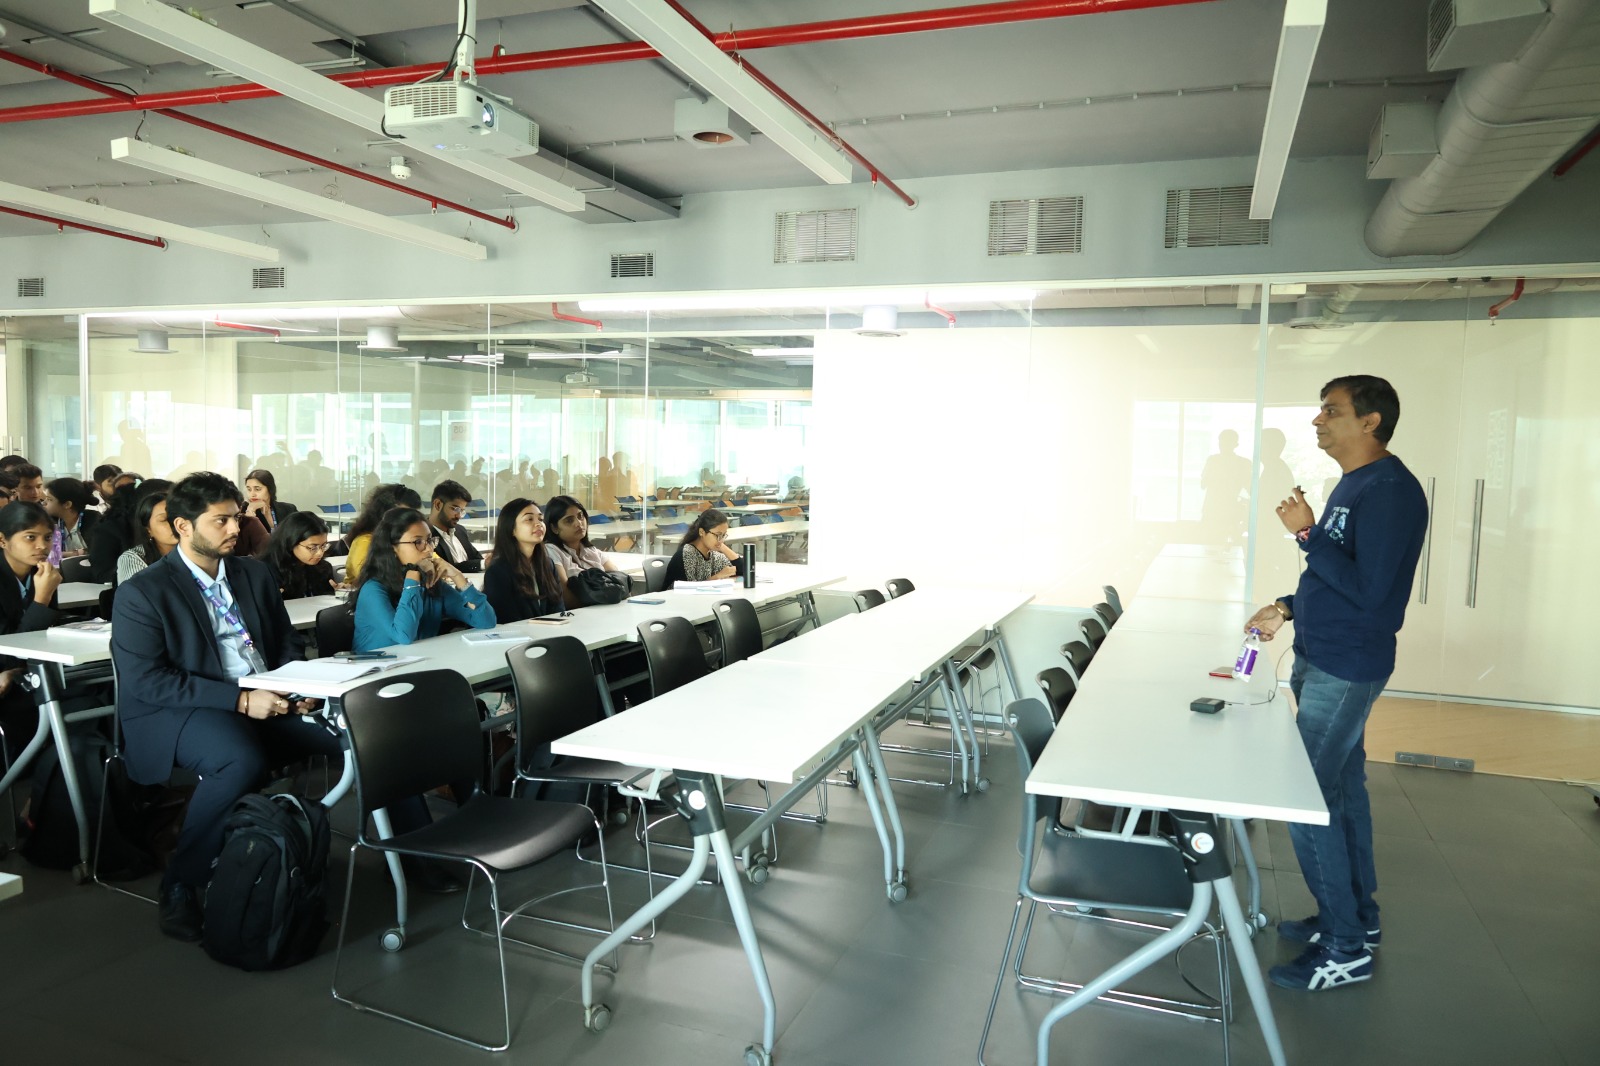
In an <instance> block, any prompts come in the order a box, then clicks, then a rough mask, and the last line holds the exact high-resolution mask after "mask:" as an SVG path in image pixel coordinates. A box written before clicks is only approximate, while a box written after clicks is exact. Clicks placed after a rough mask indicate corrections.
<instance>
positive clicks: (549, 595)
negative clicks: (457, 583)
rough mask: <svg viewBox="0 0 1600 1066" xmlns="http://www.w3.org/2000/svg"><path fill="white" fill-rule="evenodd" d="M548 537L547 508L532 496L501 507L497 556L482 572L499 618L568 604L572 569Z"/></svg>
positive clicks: (487, 594)
mask: <svg viewBox="0 0 1600 1066" xmlns="http://www.w3.org/2000/svg"><path fill="white" fill-rule="evenodd" d="M544 537H545V524H544V513H543V512H542V511H541V510H540V509H539V505H538V504H536V503H534V502H533V501H532V500H530V499H526V498H519V499H515V500H512V501H511V502H510V503H508V504H506V505H505V506H504V507H502V508H500V518H499V521H497V522H496V523H495V530H494V560H493V561H492V562H491V563H490V564H489V568H488V569H487V570H485V571H484V572H483V594H484V596H485V597H486V598H487V599H488V600H489V606H491V607H493V608H494V617H495V621H496V622H520V621H522V620H523V619H524V618H537V617H539V616H540V615H545V614H558V613H560V612H561V611H562V610H563V609H564V608H565V607H566V606H567V600H566V592H567V572H566V569H565V568H564V567H562V566H561V565H560V564H559V563H557V562H556V560H555V558H554V555H555V552H554V550H553V549H552V548H551V547H550V546H549V545H548V544H546V543H545V542H544Z"/></svg>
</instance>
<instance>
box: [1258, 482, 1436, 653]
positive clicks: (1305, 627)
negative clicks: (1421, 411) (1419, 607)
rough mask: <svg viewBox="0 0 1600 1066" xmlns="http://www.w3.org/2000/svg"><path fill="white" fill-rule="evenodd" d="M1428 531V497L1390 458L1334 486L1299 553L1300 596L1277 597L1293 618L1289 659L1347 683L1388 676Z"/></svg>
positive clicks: (1297, 593)
mask: <svg viewBox="0 0 1600 1066" xmlns="http://www.w3.org/2000/svg"><path fill="white" fill-rule="evenodd" d="M1427 528H1428V500H1427V496H1426V495H1425V494H1424V493H1423V491H1422V486H1421V485H1420V484H1419V483H1418V482H1417V479H1416V477H1415V476H1413V475H1412V473H1411V471H1409V470H1407V469H1406V467H1405V464H1404V463H1402V462H1401V461H1400V460H1399V459H1398V458H1396V457H1395V456H1392V455H1389V456H1385V457H1384V458H1382V459H1379V460H1378V461H1376V462H1372V463H1368V464H1367V465H1366V466H1363V467H1360V468H1359V469H1356V470H1352V471H1350V472H1349V473H1348V474H1346V475H1344V477H1342V478H1340V479H1339V484H1338V485H1337V486H1335V487H1334V490H1333V493H1332V494H1331V495H1330V496H1329V497H1328V505H1327V507H1326V508H1325V509H1324V510H1323V512H1322V520H1321V521H1320V522H1319V523H1318V524H1317V525H1315V526H1313V527H1312V529H1311V533H1310V535H1309V536H1308V537H1307V539H1306V542H1305V543H1304V544H1303V545H1302V546H1301V547H1302V548H1303V549H1304V551H1305V554H1306V568H1305V572H1304V573H1302V574H1301V575H1300V588H1299V590H1298V591H1297V592H1296V593H1295V594H1294V595H1293V596H1284V597H1282V600H1283V602H1284V603H1285V604H1286V605H1287V606H1288V608H1289V613H1290V614H1292V615H1294V653H1295V654H1296V655H1297V656H1304V657H1305V659H1306V661H1307V662H1309V663H1311V665H1312V666H1315V667H1316V668H1317V669H1319V670H1323V671H1326V672H1327V673H1330V674H1332V675H1333V676H1334V677H1338V678H1342V679H1344V680H1346V681H1381V680H1383V679H1384V678H1387V677H1388V676H1389V675H1390V674H1392V673H1394V644H1395V641H1394V636H1395V634H1396V633H1398V632H1399V631H1400V625H1401V623H1402V622H1404V621H1405V616H1406V601H1407V600H1409V599H1410V598H1411V579H1412V577H1413V575H1414V574H1415V573H1416V569H1417V557H1418V556H1420V555H1421V554H1422V539H1423V536H1424V535H1425V534H1426V532H1427Z"/></svg>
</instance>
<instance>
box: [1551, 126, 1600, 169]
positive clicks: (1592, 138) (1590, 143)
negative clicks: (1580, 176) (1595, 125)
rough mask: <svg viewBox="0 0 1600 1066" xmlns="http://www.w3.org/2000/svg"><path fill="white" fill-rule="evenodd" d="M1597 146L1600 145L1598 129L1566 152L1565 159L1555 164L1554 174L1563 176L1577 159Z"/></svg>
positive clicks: (1575, 164)
mask: <svg viewBox="0 0 1600 1066" xmlns="http://www.w3.org/2000/svg"><path fill="white" fill-rule="evenodd" d="M1597 147H1600V130H1595V131H1594V132H1593V133H1591V134H1590V135H1589V139H1588V140H1587V141H1584V142H1583V143H1582V144H1580V145H1578V147H1576V148H1574V149H1573V150H1572V151H1571V152H1569V153H1568V154H1567V157H1566V158H1565V159H1563V160H1562V161H1561V162H1559V163H1557V164H1556V169H1555V176H1556V177H1558V178H1561V177H1565V176H1566V173H1567V171H1569V170H1571V169H1572V168H1573V167H1575V166H1577V165H1578V160H1580V159H1582V158H1583V157H1584V156H1586V155H1588V154H1589V153H1590V152H1592V151H1594V150H1595V148H1597Z"/></svg>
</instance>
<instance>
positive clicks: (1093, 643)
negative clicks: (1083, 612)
mask: <svg viewBox="0 0 1600 1066" xmlns="http://www.w3.org/2000/svg"><path fill="white" fill-rule="evenodd" d="M1078 628H1079V629H1081V630H1083V636H1084V639H1085V640H1087V641H1088V642H1089V647H1091V648H1093V649H1094V650H1095V651H1099V650H1100V645H1102V644H1104V643H1105V642H1106V627H1105V626H1103V625H1101V624H1100V619H1098V618H1085V619H1084V620H1083V621H1081V622H1079V623H1078Z"/></svg>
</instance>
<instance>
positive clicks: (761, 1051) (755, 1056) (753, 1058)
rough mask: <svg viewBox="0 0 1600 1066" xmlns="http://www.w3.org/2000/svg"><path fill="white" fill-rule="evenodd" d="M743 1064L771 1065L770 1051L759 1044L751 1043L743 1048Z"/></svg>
mask: <svg viewBox="0 0 1600 1066" xmlns="http://www.w3.org/2000/svg"><path fill="white" fill-rule="evenodd" d="M744 1066H772V1052H770V1051H768V1050H767V1049H766V1048H764V1047H762V1046H761V1045H760V1044H751V1045H750V1046H749V1047H747V1048H745V1049H744Z"/></svg>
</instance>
